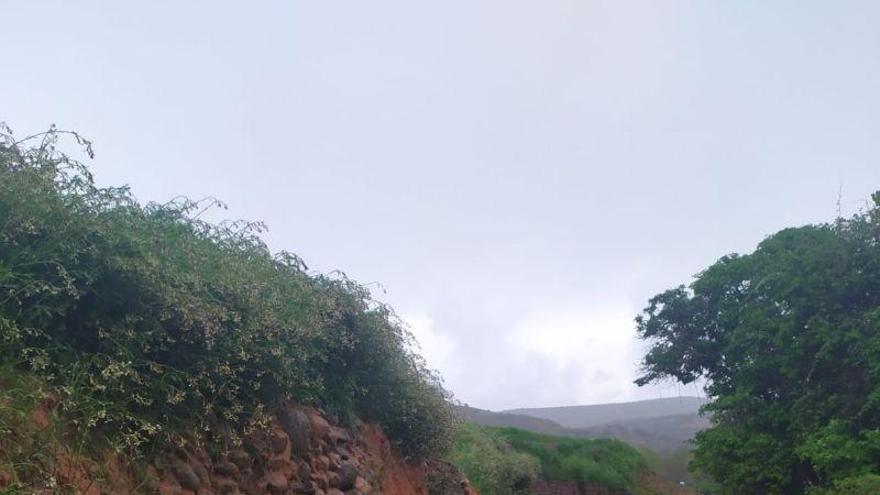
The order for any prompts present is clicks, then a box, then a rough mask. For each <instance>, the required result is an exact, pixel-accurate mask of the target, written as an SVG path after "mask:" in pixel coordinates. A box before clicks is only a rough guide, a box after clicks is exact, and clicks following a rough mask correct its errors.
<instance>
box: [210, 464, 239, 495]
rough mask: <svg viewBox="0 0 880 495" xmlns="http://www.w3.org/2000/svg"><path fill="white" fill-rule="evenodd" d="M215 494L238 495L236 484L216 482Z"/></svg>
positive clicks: (222, 481) (227, 481) (223, 481)
mask: <svg viewBox="0 0 880 495" xmlns="http://www.w3.org/2000/svg"><path fill="white" fill-rule="evenodd" d="M215 469H216V468H215ZM217 493H219V494H220V495H234V494H236V493H238V483H236V482H234V481H232V480H220V481H219V482H217Z"/></svg>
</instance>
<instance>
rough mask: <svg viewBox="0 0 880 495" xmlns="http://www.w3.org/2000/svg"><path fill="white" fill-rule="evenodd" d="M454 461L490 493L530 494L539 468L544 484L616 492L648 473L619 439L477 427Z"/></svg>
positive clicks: (467, 432)
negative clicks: (588, 484)
mask: <svg viewBox="0 0 880 495" xmlns="http://www.w3.org/2000/svg"><path fill="white" fill-rule="evenodd" d="M453 462H454V463H456V464H457V465H458V466H459V467H460V468H461V469H462V471H464V472H465V474H467V476H468V478H469V479H470V480H471V482H473V483H474V485H475V486H477V488H478V489H480V492H481V493H484V494H507V493H528V491H527V490H528V486H530V485H531V483H530V482H528V480H534V479H535V471H536V470H535V468H536V467H539V468H540V470H539V473H540V477H541V478H542V479H546V480H554V481H574V482H581V483H584V482H591V483H597V484H600V485H603V486H606V487H608V488H612V489H632V488H634V487H635V482H636V480H637V477H638V475H639V474H641V473H642V472H644V471H645V470H646V469H647V465H646V464H645V460H644V458H643V457H642V456H641V454H639V452H638V451H637V450H636V449H634V448H632V447H630V446H629V445H627V444H625V443H623V442H621V441H619V440H609V439H577V438H565V437H556V436H551V435H542V434H540V433H532V432H529V431H525V430H520V429H517V428H492V427H480V426H476V425H468V426H467V427H466V428H464V429H463V430H462V433H461V434H460V436H459V439H458V441H457V442H456V446H455V449H454V451H453ZM522 490H525V491H524V492H523V491H522Z"/></svg>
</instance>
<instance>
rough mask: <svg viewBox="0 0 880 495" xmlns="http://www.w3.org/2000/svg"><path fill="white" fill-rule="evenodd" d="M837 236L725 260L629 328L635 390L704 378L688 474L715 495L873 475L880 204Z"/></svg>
mask: <svg viewBox="0 0 880 495" xmlns="http://www.w3.org/2000/svg"><path fill="white" fill-rule="evenodd" d="M874 201H875V206H874V207H873V208H872V209H870V210H868V211H866V212H864V213H860V214H857V215H855V216H854V217H852V218H849V219H839V220H838V221H837V222H835V223H833V224H825V225H813V226H806V227H801V228H792V229H786V230H783V231H781V232H778V233H777V234H775V235H773V236H771V237H769V238H767V239H766V240H765V241H763V242H762V243H761V244H760V245H759V246H758V248H757V249H756V250H755V252H754V253H752V254H749V255H735V254H734V255H729V256H725V257H723V258H721V259H720V260H718V261H717V262H716V263H715V264H714V265H712V266H711V267H710V268H709V269H707V270H706V271H704V272H702V273H700V274H699V275H698V276H697V277H696V279H695V281H694V282H693V283H692V284H691V285H690V286H689V287H684V286H680V287H678V288H675V289H672V290H669V291H666V292H663V293H662V294H659V295H657V296H655V297H654V298H652V299H651V300H650V301H649V303H648V307H647V308H645V310H644V312H643V314H641V315H640V316H639V317H638V318H637V324H638V332H639V335H640V336H641V337H642V338H643V339H646V340H648V341H649V342H650V343H651V348H650V350H649V352H648V353H647V355H646V356H645V358H644V362H643V374H642V376H641V378H640V379H639V380H638V383H640V384H645V383H648V382H651V381H654V380H659V379H663V378H669V377H671V378H674V379H677V380H680V381H682V382H684V383H690V382H692V381H694V380H697V379H698V378H701V377H703V378H705V379H707V383H708V384H707V386H706V391H707V393H708V395H709V396H710V397H711V398H712V399H713V400H712V402H711V403H710V404H709V405H708V406H707V407H706V409H707V411H708V412H709V413H710V414H711V416H712V419H713V427H712V428H710V429H708V430H706V431H704V432H702V433H701V434H699V435H698V437H697V439H696V452H695V460H694V463H693V464H694V467H696V468H698V469H701V470H703V471H705V472H707V473H708V474H710V475H711V476H712V477H714V478H715V479H716V480H717V481H718V482H719V483H720V485H721V489H720V491H721V493H725V494H740V493H742V494H751V493H767V494H794V493H804V491H805V490H806V489H807V488H808V487H810V486H814V487H820V488H821V487H830V486H832V485H834V484H835V483H838V482H841V480H844V479H851V478H854V477H858V476H863V475H866V474H868V473H872V472H875V473H876V472H878V471H880V428H878V425H880V367H878V363H880V331H878V330H880V326H878V324H880V194H875V195H874Z"/></svg>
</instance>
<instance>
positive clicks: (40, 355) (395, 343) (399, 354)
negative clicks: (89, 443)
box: [0, 126, 453, 457]
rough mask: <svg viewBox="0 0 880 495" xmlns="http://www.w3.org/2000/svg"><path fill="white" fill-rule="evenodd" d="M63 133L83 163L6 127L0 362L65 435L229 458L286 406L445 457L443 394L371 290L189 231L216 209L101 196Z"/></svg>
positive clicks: (0, 179)
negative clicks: (52, 392)
mask: <svg viewBox="0 0 880 495" xmlns="http://www.w3.org/2000/svg"><path fill="white" fill-rule="evenodd" d="M62 135H70V136H73V138H75V139H76V140H77V141H78V142H79V143H80V144H82V145H83V146H85V147H86V151H87V152H88V153H89V154H91V144H90V143H89V142H88V141H85V140H84V139H82V138H81V137H80V136H79V135H77V134H75V133H62V132H60V131H57V130H55V129H54V128H53V129H51V130H50V131H49V132H46V133H42V134H39V135H37V136H35V137H32V138H31V139H30V140H18V141H17V140H15V139H14V138H13V136H12V132H11V130H9V129H8V127H5V126H3V128H2V129H0V359H2V361H3V362H6V363H9V362H12V361H14V362H15V364H16V365H17V366H22V367H26V368H28V369H29V370H31V371H33V372H35V373H38V374H39V375H40V376H42V377H44V378H46V379H48V380H50V382H51V383H53V384H55V386H56V387H57V393H58V394H59V395H60V396H61V397H60V398H61V400H62V404H63V405H64V408H65V410H67V411H68V412H69V413H71V414H73V415H75V416H78V417H72V418H71V420H72V421H77V422H78V424H80V425H83V427H85V428H88V429H89V430H91V431H95V432H100V433H103V434H106V435H108V436H110V437H113V438H115V439H117V440H118V441H119V445H120V446H123V447H127V448H139V447H140V446H142V445H143V444H145V443H147V444H150V443H155V442H157V441H162V442H166V441H169V440H174V439H176V438H179V437H180V436H181V435H184V434H185V435H187V436H192V437H193V438H195V439H196V440H198V441H206V442H220V443H222V444H226V443H230V442H232V443H235V442H237V441H238V438H239V437H240V435H241V434H242V433H243V432H245V431H247V429H248V428H252V427H256V426H258V425H259V424H260V422H261V421H262V420H264V419H265V418H266V416H267V414H268V413H269V412H270V411H271V410H272V409H273V408H274V407H276V406H277V405H278V404H279V403H281V402H283V401H285V400H288V399H293V400H297V401H315V402H318V403H321V404H323V405H324V406H325V407H326V408H328V409H332V410H335V411H336V412H339V413H343V414H346V415H350V414H360V415H363V416H365V419H368V420H377V421H379V422H381V423H383V424H384V425H385V426H386V427H387V430H388V432H389V434H390V436H391V437H392V438H393V439H394V440H395V441H396V442H397V444H398V445H399V446H400V447H401V449H402V450H403V451H404V452H405V453H407V454H409V455H413V456H417V457H423V456H426V455H428V454H431V453H434V452H441V451H442V450H443V449H444V448H445V447H447V446H448V445H449V443H450V441H451V438H450V433H449V432H450V431H451V430H450V425H451V423H452V420H453V414H452V411H451V409H450V406H449V405H448V402H447V400H446V399H447V394H446V392H445V391H444V390H443V388H442V387H441V385H440V383H439V380H438V379H437V378H436V377H435V376H434V375H433V374H432V373H430V372H429V371H428V370H427V369H426V367H425V365H424V363H423V361H422V360H421V359H420V357H419V356H417V355H416V354H414V353H413V352H411V351H410V349H411V346H410V344H411V342H410V339H411V337H410V336H409V334H408V332H407V331H406V329H405V327H404V326H403V325H402V324H401V323H400V321H399V320H398V319H397V318H396V317H395V316H394V313H393V311H392V310H391V309H390V308H388V307H387V306H385V305H383V304H380V303H378V302H376V301H374V300H373V299H372V298H371V296H370V293H369V292H368V291H367V289H365V288H364V287H362V286H360V285H358V284H357V283H355V282H353V281H351V280H349V279H348V278H346V277H345V276H344V275H322V274H315V273H312V272H309V271H308V268H307V267H306V265H305V263H303V261H302V260H301V259H300V258H298V257H297V256H296V255H294V254H291V253H288V252H280V253H277V254H273V253H271V252H270V251H269V249H268V248H267V246H266V244H265V243H264V242H263V241H262V240H261V239H260V237H259V234H260V233H261V232H262V229H263V226H262V224H260V223H251V222H224V223H219V224H213V223H209V222H206V221H204V220H201V219H200V214H201V213H202V212H203V211H204V210H205V209H206V208H209V207H212V206H222V204H221V203H219V202H216V201H214V200H210V201H191V200H188V199H177V200H173V201H170V202H168V203H163V204H157V203H149V204H146V205H142V204H140V203H138V202H137V201H136V200H135V198H134V197H133V196H132V195H131V194H130V192H129V190H128V189H127V188H124V187H121V188H120V187H109V188H100V187H97V186H96V185H95V183H94V181H93V179H92V176H91V174H90V172H89V170H88V169H87V168H86V167H85V166H84V165H82V164H81V163H79V162H77V161H75V160H73V159H71V158H69V157H68V156H67V155H65V154H63V153H61V152H59V151H58V150H57V149H56V143H57V141H58V139H59V137H60V136H62ZM28 143H34V144H33V145H31V146H29V145H28Z"/></svg>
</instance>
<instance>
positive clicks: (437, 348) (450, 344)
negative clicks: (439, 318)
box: [401, 312, 461, 380]
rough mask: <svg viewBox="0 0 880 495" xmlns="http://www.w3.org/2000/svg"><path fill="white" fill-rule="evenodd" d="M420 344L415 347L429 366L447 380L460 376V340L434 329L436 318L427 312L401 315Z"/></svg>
mask: <svg viewBox="0 0 880 495" xmlns="http://www.w3.org/2000/svg"><path fill="white" fill-rule="evenodd" d="M401 319H402V320H403V321H404V322H405V323H406V324H407V325H408V326H409V330H410V332H412V334H413V336H414V337H415V339H416V342H417V344H418V347H417V349H415V350H416V351H417V352H418V353H419V354H421V355H422V357H423V358H425V361H426V362H427V364H428V367H429V368H432V369H436V370H437V371H439V372H440V374H441V375H442V376H443V378H444V379H445V380H450V379H452V378H453V377H455V376H458V374H460V371H461V364H460V362H458V360H457V359H456V349H457V347H458V342H457V341H456V340H455V338H454V337H452V336H451V335H448V334H444V333H441V332H438V331H436V330H434V320H433V319H432V318H431V317H430V316H428V315H427V314H425V313H419V312H413V313H405V314H402V315H401Z"/></svg>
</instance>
